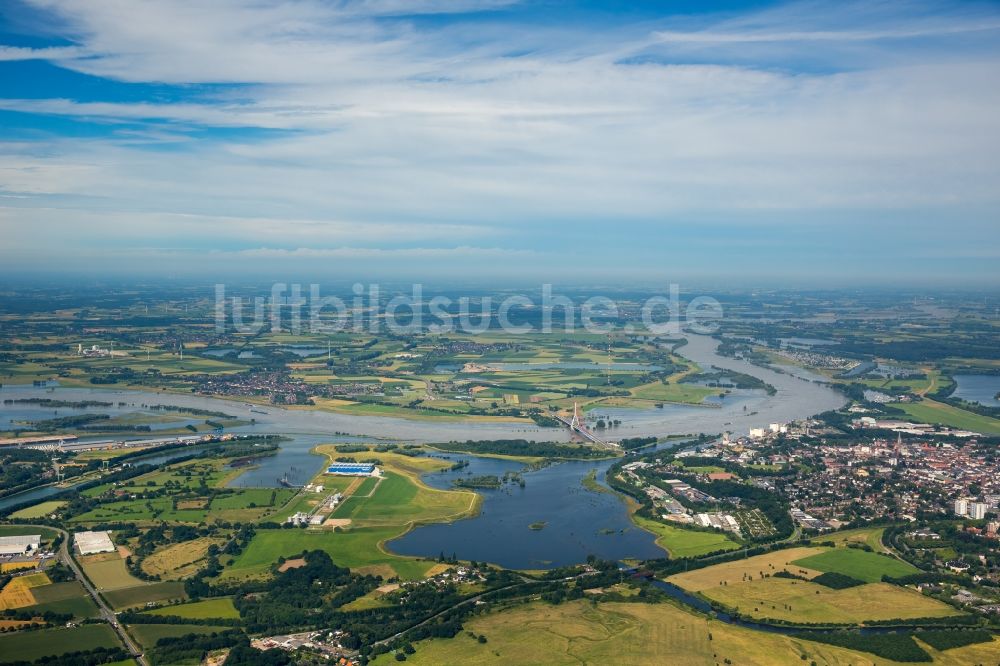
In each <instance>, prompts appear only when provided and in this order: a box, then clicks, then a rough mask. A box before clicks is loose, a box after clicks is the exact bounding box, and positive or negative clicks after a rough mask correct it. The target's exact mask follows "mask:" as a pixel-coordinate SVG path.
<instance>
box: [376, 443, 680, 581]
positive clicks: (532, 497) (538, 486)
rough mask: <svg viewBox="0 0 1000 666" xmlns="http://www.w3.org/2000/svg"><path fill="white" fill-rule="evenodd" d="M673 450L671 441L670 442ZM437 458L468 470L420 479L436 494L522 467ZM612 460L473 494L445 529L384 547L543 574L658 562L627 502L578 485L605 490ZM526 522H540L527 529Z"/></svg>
mask: <svg viewBox="0 0 1000 666" xmlns="http://www.w3.org/2000/svg"><path fill="white" fill-rule="evenodd" d="M672 445H676V442H674V443H672V444H671V446H672ZM435 457H439V458H445V459H447V460H450V461H453V462H459V461H467V462H468V463H469V465H468V467H465V468H462V469H459V470H446V471H443V472H432V473H428V474H425V475H423V477H422V478H423V481H424V482H425V483H426V484H427V485H429V486H432V487H434V488H441V489H451V488H452V487H453V485H452V482H453V481H454V480H456V479H459V478H462V477H464V476H479V475H495V476H499V477H503V475H504V474H505V473H507V472H518V471H520V470H522V469H523V468H524V465H523V464H521V463H519V462H515V461H510V460H498V459H494V458H483V457H478V456H472V455H466V454H446V455H445V454H442V455H435ZM613 462H615V461H600V462H590V461H566V462H561V463H557V464H554V465H550V466H548V467H544V468H542V469H539V470H535V471H530V472H524V473H523V478H524V483H525V487H524V488H521V487H519V486H518V485H517V484H516V483H513V484H505V485H504V486H503V487H501V488H500V489H497V490H493V489H482V488H477V489H476V492H478V493H480V494H481V495H482V496H483V505H482V511H481V513H480V514H479V515H478V516H476V517H475V518H469V519H466V520H460V521H457V522H455V523H450V524H434V525H425V526H421V527H417V528H416V529H414V530H412V531H410V532H408V533H407V534H405V535H403V536H402V537H400V538H399V539H395V540H393V541H390V542H389V543H388V544H387V546H388V548H389V550H391V551H393V552H395V553H399V554H401V555H415V556H421V557H437V556H438V555H439V554H440V553H441V552H444V553H445V555H451V554H452V553H454V554H456V555H457V556H458V557H459V558H461V559H470V560H479V561H487V562H493V563H495V564H499V565H500V566H503V567H507V568H510V569H548V568H552V567H560V566H569V565H573V564H579V563H580V562H584V561H586V559H587V556H588V555H595V556H597V557H599V558H602V559H609V560H623V559H629V558H636V559H649V558H657V557H664V556H665V555H666V553H665V551H664V550H663V549H662V548H660V547H659V546H657V545H656V543H655V537H654V536H653V535H652V534H650V533H649V532H646V531H644V530H641V529H639V528H638V527H636V526H635V525H633V524H632V521H631V519H630V518H629V515H628V511H627V509H626V506H625V503H624V502H623V501H622V499H621V498H620V497H619V496H618V495H617V494H615V493H612V492H610V489H609V492H604V493H600V492H595V491H592V490H588V489H586V488H584V487H583V483H582V482H583V479H584V478H585V477H586V476H587V475H588V474H589V473H590V472H591V471H592V470H596V472H597V479H598V480H599V481H601V483H602V485H603V484H604V477H605V474H606V473H607V470H608V467H610V466H611V465H612V463H613ZM532 524H536V525H539V524H544V526H543V527H542V529H531V527H530V526H531V525H532Z"/></svg>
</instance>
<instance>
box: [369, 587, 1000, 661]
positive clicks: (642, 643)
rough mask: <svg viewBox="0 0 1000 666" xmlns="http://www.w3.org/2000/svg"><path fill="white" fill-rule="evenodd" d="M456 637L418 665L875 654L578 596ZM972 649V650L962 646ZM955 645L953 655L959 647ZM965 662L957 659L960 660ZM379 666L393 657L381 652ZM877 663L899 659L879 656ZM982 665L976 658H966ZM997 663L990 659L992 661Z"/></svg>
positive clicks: (470, 625) (671, 610)
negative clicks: (479, 637)
mask: <svg viewBox="0 0 1000 666" xmlns="http://www.w3.org/2000/svg"><path fill="white" fill-rule="evenodd" d="M465 629H466V630H467V631H468V632H471V633H472V634H473V635H474V636H476V637H478V636H479V635H483V636H485V637H486V642H485V643H480V642H479V641H478V640H477V638H473V637H470V636H469V634H468V633H466V632H465V631H463V632H461V633H459V634H458V635H457V636H456V637H455V638H452V639H430V640H425V641H420V642H418V643H416V644H414V647H415V648H416V653H415V654H413V655H409V656H408V659H407V663H413V664H418V665H419V664H428V665H430V664H434V665H436V664H468V665H470V666H475V665H476V664H497V663H513V664H551V665H553V666H560V665H566V666H570V665H573V666H575V665H577V664H582V663H586V664H634V665H636V666H642V665H646V664H648V665H649V666H654V665H655V666H659V665H660V664H666V663H671V664H691V665H694V666H697V665H704V666H715V664H720V663H723V662H725V660H729V663H735V664H741V665H747V664H749V665H757V666H772V665H782V664H787V665H788V666H798V665H800V664H809V663H812V662H814V663H816V664H858V665H860V664H871V663H872V655H870V654H866V653H859V652H853V651H850V650H846V649H844V648H839V647H835V646H832V645H825V644H822V643H815V642H812V641H807V640H803V639H799V638H792V637H788V636H782V635H779V634H771V633H765V632H757V631H751V630H749V629H744V628H741V627H737V626H733V625H727V624H723V623H721V622H718V621H713V620H708V619H706V618H704V617H702V616H696V615H692V614H689V613H687V612H685V611H683V610H681V609H680V608H677V607H676V606H673V605H671V604H638V603H636V604H632V603H601V604H598V605H596V606H593V605H591V604H590V603H589V602H587V601H583V600H581V601H573V602H567V603H563V604H559V605H557V606H553V605H548V604H543V603H533V604H529V605H519V606H514V607H512V608H509V609H507V610H502V611H498V612H493V613H489V614H486V615H482V616H478V617H475V618H474V619H472V620H470V621H468V622H467V623H466V627H465ZM962 650H963V651H964V650H968V648H962ZM955 652H956V651H955V650H950V651H949V653H955ZM969 654H985V655H989V656H990V657H992V660H995V659H996V658H997V657H1000V643H996V645H995V646H989V647H987V648H982V651H981V652H975V653H973V652H972V651H969V652H968V653H962V654H957V653H956V654H948V655H947V659H948V661H942V662H940V663H948V664H955V665H957V664H960V663H963V662H962V661H959V660H960V659H962V658H967V657H968V655H969ZM956 657H957V659H959V660H955V658H956ZM374 663H375V664H379V665H388V664H391V663H395V660H394V658H393V655H391V654H387V655H382V656H380V657H379V658H378V659H377V660H376V661H375V662H374ZM878 663H879V664H891V663H893V662H885V661H883V660H881V659H880V660H879V661H878ZM965 663H976V662H965ZM990 663H991V661H990Z"/></svg>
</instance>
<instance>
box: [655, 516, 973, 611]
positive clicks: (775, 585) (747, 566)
mask: <svg viewBox="0 0 1000 666" xmlns="http://www.w3.org/2000/svg"><path fill="white" fill-rule="evenodd" d="M856 532H857V533H856V534H847V533H845V535H843V536H846V537H847V538H849V539H850V538H852V537H856V538H870V537H871V535H872V534H874V533H875V532H876V530H870V529H869V530H857V531H856ZM862 556H867V557H862ZM883 560H884V561H883ZM897 565H900V566H897ZM831 567H836V572H837V573H842V574H844V575H848V576H851V577H853V578H856V579H858V580H863V581H866V582H867V583H868V584H865V585H857V586H855V587H849V588H845V589H833V588H830V587H827V586H825V585H821V584H819V583H813V582H810V579H813V578H815V577H816V576H818V575H820V573H821V572H825V571H833V570H834V569H833V568H831ZM911 569H912V567H910V566H909V565H907V564H905V563H903V562H899V561H898V560H895V559H891V558H889V557H888V556H885V555H877V554H874V553H869V552H866V551H863V550H858V549H855V548H836V549H826V548H819V547H800V548H790V549H786V550H779V551H775V552H772V553H766V554H764V555H757V556H755V557H751V558H748V559H746V560H735V561H732V562H725V563H722V564H716V565H713V566H709V567H705V568H703V569H699V570H696V571H690V572H686V573H683V574H677V575H675V576H671V577H670V578H668V580H669V581H670V582H672V583H674V584H675V585H678V586H679V587H682V588H684V589H685V590H688V591H689V592H695V593H698V594H701V595H702V596H704V597H706V598H707V599H709V600H711V601H715V602H717V603H720V604H723V605H724V606H726V607H727V608H729V609H732V610H735V611H738V612H739V613H740V614H742V615H746V616H749V617H753V618H758V619H775V620H782V621H786V622H803V623H861V622H865V621H874V620H889V619H895V618H916V617H947V616H951V615H958V614H960V613H959V611H957V610H955V608H953V607H952V606H949V605H947V604H943V603H941V602H939V601H937V600H935V599H931V598H929V597H926V596H924V595H922V594H920V593H919V592H916V591H914V590H910V589H907V588H901V587H898V586H895V585H890V584H887V583H881V582H878V581H880V580H881V577H882V573H889V572H894V573H890V575H899V574H900V573H903V572H904V571H909V570H911ZM912 570H913V571H915V569H912ZM782 571H784V572H787V573H790V574H793V575H795V576H797V577H799V579H792V578H784V577H779V576H775V574H776V573H778V572H782ZM876 574H877V575H876ZM801 579H805V580H801Z"/></svg>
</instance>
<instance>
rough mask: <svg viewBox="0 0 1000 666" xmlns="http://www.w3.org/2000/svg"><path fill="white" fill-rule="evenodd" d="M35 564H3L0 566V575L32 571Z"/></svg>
mask: <svg viewBox="0 0 1000 666" xmlns="http://www.w3.org/2000/svg"><path fill="white" fill-rule="evenodd" d="M35 564H36V562H4V563H3V564H0V573H8V572H10V571H20V570H21V569H34V568H35Z"/></svg>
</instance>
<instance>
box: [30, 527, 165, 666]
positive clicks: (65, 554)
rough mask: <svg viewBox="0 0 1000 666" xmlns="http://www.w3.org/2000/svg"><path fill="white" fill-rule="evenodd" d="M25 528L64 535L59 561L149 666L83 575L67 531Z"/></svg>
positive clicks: (143, 665) (135, 655) (145, 664)
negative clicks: (51, 531)
mask: <svg viewBox="0 0 1000 666" xmlns="http://www.w3.org/2000/svg"><path fill="white" fill-rule="evenodd" d="M23 527H37V528H44V529H49V530H54V531H56V532H58V533H59V534H61V535H62V538H63V541H62V544H61V545H60V546H59V560H60V561H61V562H62V563H64V564H65V565H66V566H68V567H69V568H70V569H71V570H72V571H73V575H75V576H76V579H77V580H79V581H80V583H81V584H82V585H83V589H85V590H87V594H89V595H90V598H91V599H93V600H94V603H95V604H97V608H98V609H99V610H100V612H101V618H102V619H103V620H104V621H105V622H107V623H108V624H110V625H111V628H112V629H114V630H115V633H116V634H118V638H119V639H120V640H121V642H122V644H123V645H124V646H125V648H126V649H127V650H128V651H129V652H130V653H132V657H133V658H134V659H135V660H136V661H137V662H139V664H141V666H149V662H148V661H147V660H146V657H145V656H143V654H142V650H140V649H139V646H138V645H137V644H136V643H135V641H133V640H132V637H131V636H129V635H128V632H126V631H125V627H123V626H121V625H120V624H119V623H118V617H117V616H116V615H115V612H114V611H113V610H111V607H110V606H108V605H107V604H106V603H104V599H102V598H101V595H99V594H98V593H97V590H96V589H94V586H93V585H91V584H90V581H89V580H87V577H86V576H84V575H83V571H82V570H81V569H80V565H78V564H77V563H76V560H75V559H73V553H72V552H71V551H70V548H71V545H70V535H69V534H68V533H67V532H66V531H65V530H62V529H60V528H58V527H49V526H48V525H24V526H23Z"/></svg>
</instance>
